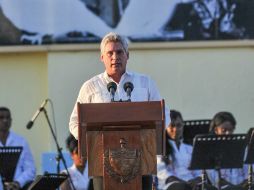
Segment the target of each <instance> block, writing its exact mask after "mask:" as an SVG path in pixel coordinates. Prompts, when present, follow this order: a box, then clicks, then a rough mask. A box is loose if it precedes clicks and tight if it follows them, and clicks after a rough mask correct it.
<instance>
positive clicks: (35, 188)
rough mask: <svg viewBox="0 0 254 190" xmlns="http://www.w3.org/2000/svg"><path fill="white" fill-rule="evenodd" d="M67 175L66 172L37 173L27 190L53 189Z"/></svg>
mask: <svg viewBox="0 0 254 190" xmlns="http://www.w3.org/2000/svg"><path fill="white" fill-rule="evenodd" d="M67 178H68V176H67V175H66V174H50V173H49V174H45V175H38V176H37V177H36V178H35V180H34V182H33V183H32V184H31V185H30V186H29V188H28V190H55V189H57V188H58V187H59V186H60V185H61V183H62V182H64V181H65V180H66V179H67Z"/></svg>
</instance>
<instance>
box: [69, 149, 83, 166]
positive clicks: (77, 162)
mask: <svg viewBox="0 0 254 190" xmlns="http://www.w3.org/2000/svg"><path fill="white" fill-rule="evenodd" d="M71 157H72V160H73V162H74V164H75V166H76V167H84V166H85V160H82V159H81V158H80V157H79V155H78V152H77V151H73V152H72V153H71Z"/></svg>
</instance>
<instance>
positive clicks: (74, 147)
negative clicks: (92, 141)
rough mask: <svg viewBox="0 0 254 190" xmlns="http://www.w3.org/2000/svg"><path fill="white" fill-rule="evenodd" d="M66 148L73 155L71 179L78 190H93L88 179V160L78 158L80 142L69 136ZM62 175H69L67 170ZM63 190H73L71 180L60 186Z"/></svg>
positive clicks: (70, 168) (69, 169)
mask: <svg viewBox="0 0 254 190" xmlns="http://www.w3.org/2000/svg"><path fill="white" fill-rule="evenodd" d="M66 147H67V149H68V150H69V152H70V154H71V158H72V160H73V165H72V166H71V167H69V168H68V171H69V174H70V178H71V180H72V182H73V185H74V187H75V189H76V190H92V189H93V186H92V184H93V183H92V182H91V179H89V177H88V167H87V162H86V160H83V162H82V160H81V159H80V157H79V156H78V141H77V140H76V139H75V138H74V136H72V135H69V136H68V138H67V139H66ZM62 173H65V174H67V172H66V170H65V171H63V172H62ZM60 188H61V190H73V188H72V184H71V181H70V179H68V180H65V182H63V183H62V184H61V186H60Z"/></svg>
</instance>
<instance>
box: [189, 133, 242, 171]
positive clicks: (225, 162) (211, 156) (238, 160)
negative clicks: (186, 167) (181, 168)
mask: <svg viewBox="0 0 254 190" xmlns="http://www.w3.org/2000/svg"><path fill="white" fill-rule="evenodd" d="M245 147H246V134H234V135H210V134H209V135H197V136H196V137H195V139H194V147H193V152H192V158H191V163H190V169H193V170H194V169H223V168H225V169H226V168H241V167H242V166H243V159H244V152H245Z"/></svg>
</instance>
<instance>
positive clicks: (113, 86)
mask: <svg viewBox="0 0 254 190" xmlns="http://www.w3.org/2000/svg"><path fill="white" fill-rule="evenodd" d="M107 89H108V91H109V93H110V98H111V102H114V97H115V92H116V89H117V86H116V83H114V82H110V83H108V84H107Z"/></svg>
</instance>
